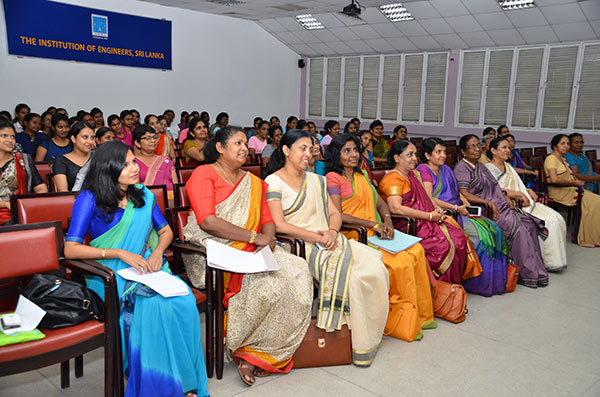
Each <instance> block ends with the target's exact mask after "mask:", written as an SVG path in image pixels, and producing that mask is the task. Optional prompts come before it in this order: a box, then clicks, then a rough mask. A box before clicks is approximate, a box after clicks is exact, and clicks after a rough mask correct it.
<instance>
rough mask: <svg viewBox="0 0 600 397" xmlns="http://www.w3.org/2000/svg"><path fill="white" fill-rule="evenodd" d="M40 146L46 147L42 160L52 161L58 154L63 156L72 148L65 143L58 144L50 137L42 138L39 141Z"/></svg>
mask: <svg viewBox="0 0 600 397" xmlns="http://www.w3.org/2000/svg"><path fill="white" fill-rule="evenodd" d="M40 146H41V147H43V148H44V149H46V157H44V161H54V160H55V159H56V158H57V157H58V156H64V155H65V154H67V153H71V151H72V150H73V149H72V148H71V145H70V144H68V143H67V145H66V146H58V145H57V144H56V143H54V141H53V140H52V139H51V138H48V139H44V140H43V141H42V142H40Z"/></svg>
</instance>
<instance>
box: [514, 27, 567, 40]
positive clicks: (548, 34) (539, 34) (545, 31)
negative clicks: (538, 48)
mask: <svg viewBox="0 0 600 397" xmlns="http://www.w3.org/2000/svg"><path fill="white" fill-rule="evenodd" d="M519 33H521V36H522V37H523V38H524V39H525V41H526V42H527V44H539V43H556V42H558V41H559V40H558V37H556V34H554V31H553V30H552V28H551V27H550V26H532V27H530V28H521V29H519Z"/></svg>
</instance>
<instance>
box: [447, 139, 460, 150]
mask: <svg viewBox="0 0 600 397" xmlns="http://www.w3.org/2000/svg"><path fill="white" fill-rule="evenodd" d="M444 143H445V144H446V149H448V148H450V147H456V146H457V145H456V139H445V140H444Z"/></svg>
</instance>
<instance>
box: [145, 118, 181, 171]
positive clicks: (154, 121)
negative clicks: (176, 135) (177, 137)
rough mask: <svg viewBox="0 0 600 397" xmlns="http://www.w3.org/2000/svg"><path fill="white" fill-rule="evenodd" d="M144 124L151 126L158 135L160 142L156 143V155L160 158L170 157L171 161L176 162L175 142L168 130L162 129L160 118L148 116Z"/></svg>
mask: <svg viewBox="0 0 600 397" xmlns="http://www.w3.org/2000/svg"><path fill="white" fill-rule="evenodd" d="M144 124H146V125H149V126H150V127H152V128H153V129H154V131H156V132H157V133H158V142H157V143H156V149H154V153H156V154H158V155H159V156H163V157H168V158H170V159H171V161H174V160H175V157H176V156H175V142H174V141H173V138H171V136H170V135H169V134H167V131H166V130H164V131H163V130H162V128H160V122H159V121H158V117H157V116H155V115H153V114H148V115H146V117H144Z"/></svg>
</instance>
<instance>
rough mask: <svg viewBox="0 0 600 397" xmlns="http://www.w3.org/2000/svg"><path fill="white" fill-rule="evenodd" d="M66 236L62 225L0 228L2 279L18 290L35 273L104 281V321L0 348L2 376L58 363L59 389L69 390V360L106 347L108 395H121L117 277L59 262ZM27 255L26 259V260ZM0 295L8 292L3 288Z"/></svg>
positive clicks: (78, 374) (78, 263) (107, 271)
mask: <svg viewBox="0 0 600 397" xmlns="http://www.w3.org/2000/svg"><path fill="white" fill-rule="evenodd" d="M63 244H64V239H63V233H62V225H61V223H60V222H45V223H37V224H29V225H12V226H5V227H2V228H0V252H2V255H1V256H0V280H7V279H13V280H14V279H16V280H18V284H19V287H18V288H17V289H16V290H15V291H14V293H15V294H16V295H15V296H14V297H16V296H18V294H19V293H20V291H21V288H22V287H23V285H24V284H25V283H26V282H27V281H28V280H29V279H30V278H31V276H32V275H33V274H35V273H43V272H49V271H57V270H58V269H59V265H60V266H65V267H67V268H69V269H71V271H72V272H73V274H74V275H76V276H77V277H74V278H73V279H74V280H75V279H77V281H80V282H83V276H85V275H93V276H97V277H100V278H101V279H102V281H103V282H104V293H105V300H104V320H103V322H99V321H96V320H89V321H85V322H83V323H81V324H78V325H74V326H71V327H65V328H60V329H55V330H46V329H41V331H42V332H43V333H44V334H45V335H46V337H45V338H44V339H41V340H37V341H32V342H27V343H18V344H13V345H7V346H2V347H0V376H5V375H13V374H18V373H22V372H27V371H32V370H35V369H38V368H43V367H47V366H50V365H53V364H58V363H60V364H61V365H60V367H61V387H62V388H67V387H69V384H70V380H69V360H70V359H71V358H74V357H82V356H83V354H84V353H87V352H90V351H92V350H95V349H97V348H99V347H103V348H104V378H105V382H104V395H105V396H107V397H112V396H122V395H123V368H122V358H121V339H120V336H118V335H119V334H120V331H119V321H118V319H117V317H116V316H115V315H116V313H118V312H117V311H116V310H118V309H117V289H116V280H115V274H114V272H113V271H112V270H111V269H109V268H106V267H102V268H99V267H95V266H91V265H89V264H86V263H84V262H81V261H73V260H66V259H60V258H62V256H63ZM24 252H27V253H28V254H27V255H23V253H24ZM2 292H7V291H6V290H5V289H4V288H2ZM80 363H81V366H80V367H79V366H78V363H77V359H76V364H75V377H77V378H79V377H81V376H83V359H82V358H81V361H80Z"/></svg>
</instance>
